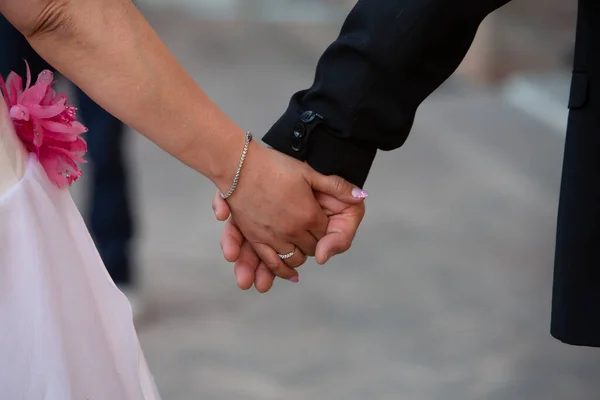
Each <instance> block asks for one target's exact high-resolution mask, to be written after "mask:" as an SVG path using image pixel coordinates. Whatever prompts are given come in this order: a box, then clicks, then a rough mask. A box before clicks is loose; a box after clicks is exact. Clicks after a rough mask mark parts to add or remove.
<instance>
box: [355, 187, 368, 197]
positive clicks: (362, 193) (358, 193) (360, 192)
mask: <svg viewBox="0 0 600 400" xmlns="http://www.w3.org/2000/svg"><path fill="white" fill-rule="evenodd" d="M368 196H369V193H367V192H365V191H364V190H362V189H359V188H354V189H352V197H354V198H355V199H366V198H367V197H368Z"/></svg>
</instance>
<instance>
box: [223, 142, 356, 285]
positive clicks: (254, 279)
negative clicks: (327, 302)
mask: <svg viewBox="0 0 600 400" xmlns="http://www.w3.org/2000/svg"><path fill="white" fill-rule="evenodd" d="M220 189H221V188H220ZM225 190H226V189H225ZM365 197H366V193H365V192H364V191H362V190H360V189H359V188H356V187H354V186H353V185H351V184H350V183H348V182H347V181H345V180H343V179H342V178H339V177H335V176H325V175H321V174H319V173H318V172H316V171H314V170H313V169H312V168H310V167H309V166H308V165H307V164H305V163H302V162H300V161H298V160H296V159H294V158H291V157H288V156H286V155H284V154H281V153H279V152H277V151H274V150H269V149H267V148H264V147H262V146H260V145H258V144H256V145H254V146H253V147H252V148H251V149H250V151H249V152H248V157H247V159H246V163H245V164H244V167H243V171H242V174H241V177H240V181H239V184H238V187H237V189H236V191H235V193H234V194H233V195H232V196H231V197H230V198H229V199H228V200H227V202H226V201H224V200H222V199H221V197H220V195H219V193H217V194H216V196H215V198H214V201H213V209H214V211H215V214H216V216H217V219H218V220H220V221H225V220H227V222H226V225H225V230H224V232H223V236H222V239H221V247H222V249H223V254H224V256H225V259H227V260H228V261H230V262H235V269H234V270H235V274H236V278H237V282H238V286H239V287H240V288H242V289H249V288H250V287H252V285H253V284H254V286H255V287H256V288H257V290H258V291H260V292H266V291H268V290H269V289H270V288H271V286H272V284H273V280H274V278H275V276H278V277H280V278H283V279H287V280H290V281H293V282H298V273H297V271H296V268H297V267H299V266H300V265H302V264H303V263H304V262H305V261H306V256H315V257H316V261H317V262H318V263H320V264H324V263H325V262H326V261H327V260H328V259H329V258H331V257H332V256H333V255H335V254H340V253H342V252H344V251H346V250H348V249H349V248H350V245H351V243H352V240H353V238H354V235H355V233H356V230H357V229H358V225H359V224H360V222H361V221H362V218H363V216H364V212H365V208H364V202H363V200H364V198H365ZM230 214H231V216H232V218H229V216H230ZM228 218H229V219H228ZM292 251H293V252H294V255H293V256H292V257H290V258H288V259H286V260H282V259H281V258H280V257H279V256H278V254H286V253H290V252H292Z"/></svg>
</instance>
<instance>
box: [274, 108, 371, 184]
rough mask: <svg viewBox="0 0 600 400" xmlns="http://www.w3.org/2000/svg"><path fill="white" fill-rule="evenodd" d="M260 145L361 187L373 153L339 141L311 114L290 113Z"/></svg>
mask: <svg viewBox="0 0 600 400" xmlns="http://www.w3.org/2000/svg"><path fill="white" fill-rule="evenodd" d="M263 141H264V142H265V143H266V144H268V145H269V146H271V147H272V148H274V149H275V150H278V151H280V152H282V153H285V154H287V155H289V156H291V157H294V158H297V159H298V160H300V161H306V162H307V163H308V164H309V165H310V166H311V167H312V168H314V169H315V170H316V171H318V172H320V173H322V174H324V175H338V176H341V177H342V178H344V179H346V180H347V181H349V182H351V183H353V184H355V185H357V186H358V187H361V188H362V187H363V185H364V183H365V181H366V180H367V175H368V174H369V171H370V169H371V165H372V164H373V160H374V159H375V155H376V153H377V149H376V148H374V147H369V146H361V145H357V144H356V143H354V142H351V141H349V140H346V139H342V138H340V137H339V136H338V135H337V134H336V133H335V132H333V131H331V130H330V129H329V128H328V127H327V121H326V120H324V119H323V117H322V116H320V115H319V114H317V113H315V112H313V111H302V110H300V109H295V107H294V106H290V109H288V111H287V112H286V113H285V114H284V115H283V116H282V117H281V118H280V119H279V121H277V122H276V123H275V125H273V127H272V128H271V129H270V130H269V132H267V134H266V135H265V136H264V137H263Z"/></svg>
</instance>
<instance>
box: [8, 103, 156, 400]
mask: <svg viewBox="0 0 600 400" xmlns="http://www.w3.org/2000/svg"><path fill="white" fill-rule="evenodd" d="M15 139H16V134H15V133H14V130H13V129H12V124H11V122H10V119H9V116H8V113H7V110H6V106H5V104H4V101H3V100H2V97H1V96H0V400H159V395H158V392H157V390H156V387H155V385H154V381H153V379H152V377H151V375H150V372H149V370H148V367H147V365H146V361H145V359H144V356H143V353H142V351H141V349H140V345H139V342H138V338H137V335H136V332H135V328H134V325H133V321H132V313H131V307H130V305H129V302H128V301H127V298H126V297H125V296H124V295H123V294H122V293H121V292H120V291H119V289H118V288H117V287H116V286H115V284H114V283H113V282H112V280H111V278H110V276H109V275H108V273H107V271H106V268H105V267H104V264H103V262H102V260H101V258H100V256H99V254H98V252H97V250H96V247H95V245H94V242H93V241H92V239H91V237H90V235H89V233H88V230H87V228H86V226H85V224H84V222H83V219H82V217H81V215H80V213H79V211H78V209H77V207H76V206H75V204H74V202H73V200H72V199H71V196H70V193H69V191H68V189H66V188H65V189H59V188H58V187H56V186H55V185H53V184H52V183H51V182H50V181H49V180H48V178H47V176H46V173H45V171H44V170H43V168H42V167H41V165H40V164H39V163H38V161H37V159H36V157H35V156H33V155H29V156H28V155H27V154H26V153H25V150H24V149H23V147H22V146H21V144H20V142H19V141H18V139H16V140H15Z"/></svg>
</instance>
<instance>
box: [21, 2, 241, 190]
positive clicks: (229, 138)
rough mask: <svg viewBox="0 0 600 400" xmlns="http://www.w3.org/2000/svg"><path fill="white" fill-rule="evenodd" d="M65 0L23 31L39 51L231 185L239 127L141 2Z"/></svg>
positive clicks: (160, 141)
mask: <svg viewBox="0 0 600 400" xmlns="http://www.w3.org/2000/svg"><path fill="white" fill-rule="evenodd" d="M26 1H27V0H26ZM63 3H64V6H63V7H61V8H60V9H57V10H56V11H54V12H55V13H56V14H57V16H56V17H53V18H54V19H48V18H46V20H47V21H48V20H49V22H48V23H46V24H41V25H38V27H37V28H36V29H35V30H33V31H27V29H23V30H24V31H25V32H24V33H25V34H26V35H27V36H28V40H29V41H30V43H31V45H32V46H33V47H34V48H35V50H36V51H37V52H38V53H39V54H40V55H41V56H42V57H43V58H45V59H46V60H47V61H48V62H49V63H50V64H52V65H53V66H54V67H56V68H57V70H59V71H60V72H61V73H63V74H64V75H65V76H66V77H68V78H69V79H71V80H72V81H73V82H74V83H75V84H77V85H78V86H79V87H80V88H81V89H82V90H84V91H85V92H86V93H87V94H88V95H89V96H90V97H91V98H92V99H94V100H95V101H96V102H97V103H98V104H100V105H101V106H102V107H104V108H105V109H106V110H107V111H109V112H110V113H112V114H114V115H115V116H116V117H117V118H119V119H121V120H122V121H123V122H125V123H127V124H128V125H130V126H131V127H133V128H134V129H136V130H138V131H139V132H140V133H142V134H143V135H145V136H146V137H148V138H149V139H150V140H152V141H153V142H154V143H156V144H157V145H158V146H160V147H161V148H162V149H164V150H165V151H167V152H169V153H170V154H172V155H173V156H175V157H176V158H178V159H179V160H181V161H182V162H183V163H185V164H187V165H189V166H190V167H192V168H194V169H196V170H198V171H199V172H201V173H202V174H204V175H205V176H207V177H208V178H209V179H211V180H213V181H214V182H216V183H219V182H220V181H223V183H222V185H226V183H225V182H226V181H228V180H229V179H230V178H231V172H232V170H235V167H236V163H237V159H238V158H239V152H240V151H241V148H242V146H243V141H244V136H243V132H242V130H241V129H240V128H239V127H238V126H236V125H235V123H234V122H232V121H231V120H230V119H229V118H227V116H226V115H225V114H224V113H223V112H222V111H221V110H220V109H219V108H218V107H217V106H216V105H215V104H214V103H213V102H212V101H211V100H210V99H209V98H208V97H207V96H206V94H205V93H204V92H203V91H202V90H201V89H200V88H199V87H198V85H197V84H196V83H195V82H194V80H193V79H192V78H191V77H190V76H189V74H188V73H187V72H186V71H185V70H184V69H183V68H182V66H181V65H180V64H179V63H178V62H177V61H176V60H175V58H174V57H173V55H172V54H171V53H170V52H169V50H168V49H167V48H166V46H165V45H164V44H163V43H162V41H161V40H160V39H159V38H158V36H157V35H156V33H155V32H154V30H153V29H152V28H151V27H150V25H149V24H148V23H147V21H146V20H145V19H144V17H143V16H142V15H141V13H140V12H139V11H138V10H137V8H135V6H134V5H133V4H132V3H131V2H130V1H128V0H104V1H100V0H70V1H64V2H63ZM9 18H10V16H9ZM17 19H18V17H17ZM13 23H14V22H13ZM15 25H16V26H17V27H19V24H18V23H17V24H15ZM229 183H231V182H229Z"/></svg>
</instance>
